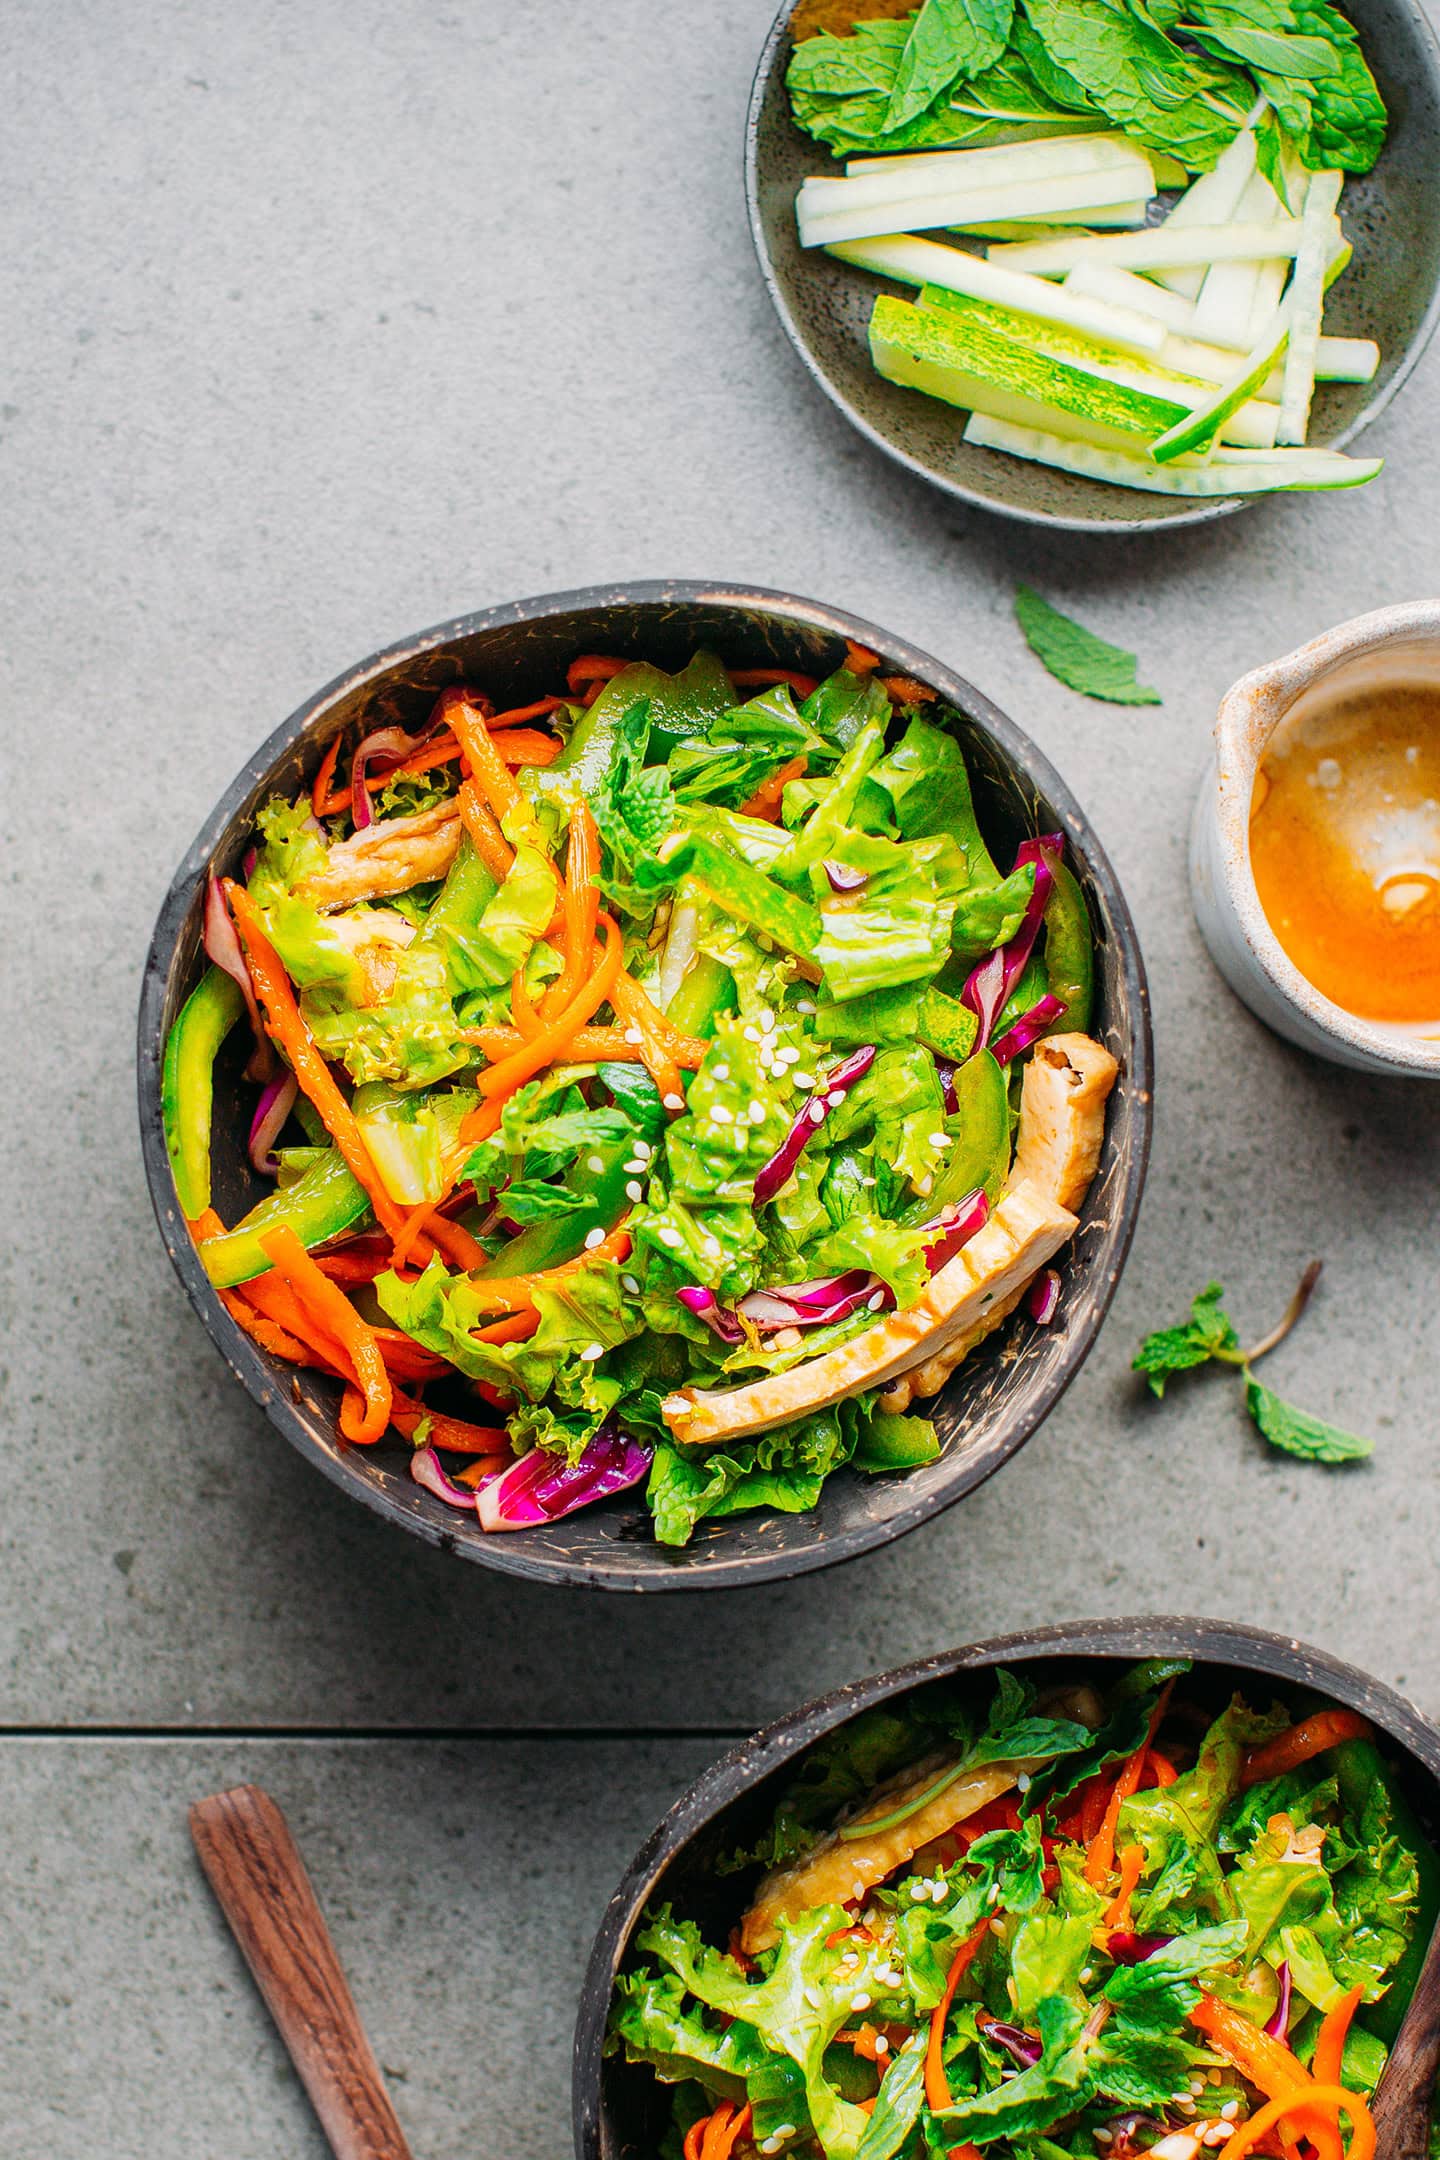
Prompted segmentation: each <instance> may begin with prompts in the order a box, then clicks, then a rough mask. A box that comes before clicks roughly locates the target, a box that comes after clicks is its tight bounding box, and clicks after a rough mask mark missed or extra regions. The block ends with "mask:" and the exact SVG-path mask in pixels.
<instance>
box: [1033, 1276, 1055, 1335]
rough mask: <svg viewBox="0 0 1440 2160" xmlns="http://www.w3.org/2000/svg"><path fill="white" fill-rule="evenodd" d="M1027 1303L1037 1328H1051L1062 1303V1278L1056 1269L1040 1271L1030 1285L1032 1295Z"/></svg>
mask: <svg viewBox="0 0 1440 2160" xmlns="http://www.w3.org/2000/svg"><path fill="white" fill-rule="evenodd" d="M1026 1302H1027V1304H1028V1305H1029V1307H1030V1317H1031V1319H1032V1320H1033V1321H1034V1322H1035V1325H1036V1327H1049V1325H1050V1323H1051V1321H1052V1320H1053V1319H1054V1317H1055V1308H1056V1306H1057V1305H1058V1304H1059V1303H1060V1276H1059V1273H1058V1271H1057V1270H1056V1269H1055V1268H1053V1267H1047V1268H1042V1269H1041V1270H1040V1273H1039V1274H1038V1275H1037V1276H1036V1278H1035V1280H1034V1282H1033V1283H1031V1285H1030V1295H1029V1297H1028V1299H1027V1300H1026Z"/></svg>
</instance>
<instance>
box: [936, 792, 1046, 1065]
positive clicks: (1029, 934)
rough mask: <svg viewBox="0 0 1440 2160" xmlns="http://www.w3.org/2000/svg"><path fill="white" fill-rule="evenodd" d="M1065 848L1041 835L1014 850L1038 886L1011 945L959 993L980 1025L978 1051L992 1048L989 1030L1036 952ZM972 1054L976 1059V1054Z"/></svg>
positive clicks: (998, 952)
mask: <svg viewBox="0 0 1440 2160" xmlns="http://www.w3.org/2000/svg"><path fill="white" fill-rule="evenodd" d="M1064 846H1065V836H1064V834H1063V833H1042V834H1041V835H1040V838H1039V839H1038V840H1022V841H1021V843H1020V845H1019V847H1018V848H1017V849H1016V850H1015V868H1016V869H1017V870H1023V869H1024V868H1025V866H1026V865H1027V863H1033V864H1034V866H1035V883H1034V885H1033V887H1032V888H1031V892H1030V898H1029V899H1028V901H1027V902H1026V903H1025V913H1024V914H1023V915H1022V917H1021V918H1020V927H1019V929H1018V930H1017V931H1016V933H1015V935H1014V937H1013V938H1011V940H1010V942H1009V944H1008V945H1001V946H999V947H997V949H996V950H995V951H994V952H991V953H986V955H985V958H984V959H983V960H982V961H980V963H979V964H978V966H976V967H975V968H974V969H973V970H972V971H971V974H970V978H969V980H968V981H967V983H966V985H965V987H964V989H963V990H962V991H961V992H960V1002H961V1004H962V1005H968V1006H969V1008H970V1010H971V1012H973V1013H974V1015H975V1017H976V1019H977V1020H978V1021H979V1023H980V1030H979V1033H978V1034H977V1035H976V1037H975V1049H976V1050H984V1049H985V1048H986V1047H987V1046H988V1045H989V1042H990V1030H991V1029H992V1028H993V1027H994V1025H995V1022H996V1019H997V1018H998V1016H999V1014H1000V1011H1001V1009H1002V1007H1003V1006H1004V1003H1005V1000H1006V999H1007V998H1008V997H1009V995H1010V993H1011V991H1012V990H1013V989H1014V987H1015V985H1016V983H1017V982H1018V981H1019V980H1020V975H1021V972H1022V970H1023V968H1024V966H1025V963H1026V961H1027V960H1028V959H1029V958H1030V955H1031V953H1032V951H1033V950H1034V947H1035V940H1036V938H1037V937H1038V936H1039V935H1040V925H1041V922H1042V921H1043V920H1044V916H1045V903H1046V901H1047V900H1048V899H1049V898H1050V888H1051V886H1052V885H1053V884H1054V882H1055V878H1054V872H1053V870H1052V868H1051V865H1052V864H1053V863H1055V862H1058V860H1059V858H1060V855H1061V853H1062V851H1063V849H1064ZM971 1054H972V1056H973V1055H974V1052H972V1053H971ZM1010 1054H1011V1056H1012V1057H1013V1056H1014V1055H1015V1052H1014V1051H1013V1050H1012V1051H1011V1053H1010Z"/></svg>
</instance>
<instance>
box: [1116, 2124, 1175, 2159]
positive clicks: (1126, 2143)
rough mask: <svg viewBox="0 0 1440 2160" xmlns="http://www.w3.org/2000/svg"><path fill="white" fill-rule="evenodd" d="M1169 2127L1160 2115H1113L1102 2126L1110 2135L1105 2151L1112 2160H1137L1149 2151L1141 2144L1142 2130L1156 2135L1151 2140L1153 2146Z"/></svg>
mask: <svg viewBox="0 0 1440 2160" xmlns="http://www.w3.org/2000/svg"><path fill="white" fill-rule="evenodd" d="M1169 2127H1170V2126H1169V2124H1168V2123H1165V2122H1162V2121H1161V2120H1160V2118H1159V2116H1158V2115H1141V2114H1139V2113H1138V2112H1137V2113H1132V2114H1129V2115H1112V2116H1111V2118H1110V2120H1109V2122H1108V2123H1103V2124H1102V2125H1101V2128H1102V2129H1105V2130H1108V2131H1109V2133H1110V2135H1109V2137H1108V2138H1107V2139H1106V2140H1105V2150H1106V2152H1107V2153H1108V2154H1109V2155H1110V2160H1135V2155H1136V2154H1138V2153H1143V2152H1146V2151H1148V2149H1149V2148H1148V2147H1147V2146H1144V2145H1142V2144H1141V2143H1140V2142H1139V2138H1140V2133H1141V2131H1142V2130H1147V2131H1151V2132H1153V2133H1154V2135H1153V2136H1152V2138H1151V2143H1152V2144H1153V2143H1154V2142H1155V2140H1156V2139H1158V2138H1162V2137H1164V2135H1165V2133H1166V2131H1167V2130H1168V2129H1169Z"/></svg>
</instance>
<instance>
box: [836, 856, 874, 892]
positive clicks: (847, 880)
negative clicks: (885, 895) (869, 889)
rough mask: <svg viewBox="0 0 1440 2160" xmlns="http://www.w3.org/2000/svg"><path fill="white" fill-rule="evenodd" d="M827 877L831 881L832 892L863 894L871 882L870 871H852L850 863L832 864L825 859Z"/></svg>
mask: <svg viewBox="0 0 1440 2160" xmlns="http://www.w3.org/2000/svg"><path fill="white" fill-rule="evenodd" d="M825 875H826V877H827V878H829V880H830V890H831V892H838V893H845V892H863V890H864V888H865V887H866V886H867V885H868V884H869V882H870V873H869V871H868V870H852V869H851V867H850V865H849V863H843V862H831V860H830V858H829V857H828V856H827V857H826V859H825Z"/></svg>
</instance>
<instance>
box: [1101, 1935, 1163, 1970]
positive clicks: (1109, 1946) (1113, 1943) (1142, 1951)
mask: <svg viewBox="0 0 1440 2160" xmlns="http://www.w3.org/2000/svg"><path fill="white" fill-rule="evenodd" d="M1174 1940H1175V1937H1174V1936H1173V1935H1132V1934H1131V1933H1130V1931H1129V1929H1128V1928H1117V1929H1116V1931H1115V1933H1114V1934H1113V1935H1111V1936H1109V1937H1108V1938H1107V1940H1106V1944H1105V1948H1106V1950H1107V1951H1108V1952H1109V1954H1110V1956H1111V1957H1112V1958H1113V1959H1114V1960H1115V1963H1116V1964H1117V1965H1143V1964H1144V1962H1145V1960H1146V1958H1148V1957H1149V1956H1150V1955H1151V1953H1152V1951H1155V1950H1163V1949H1164V1948H1165V1945H1166V1944H1167V1943H1172V1942H1174Z"/></svg>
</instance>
